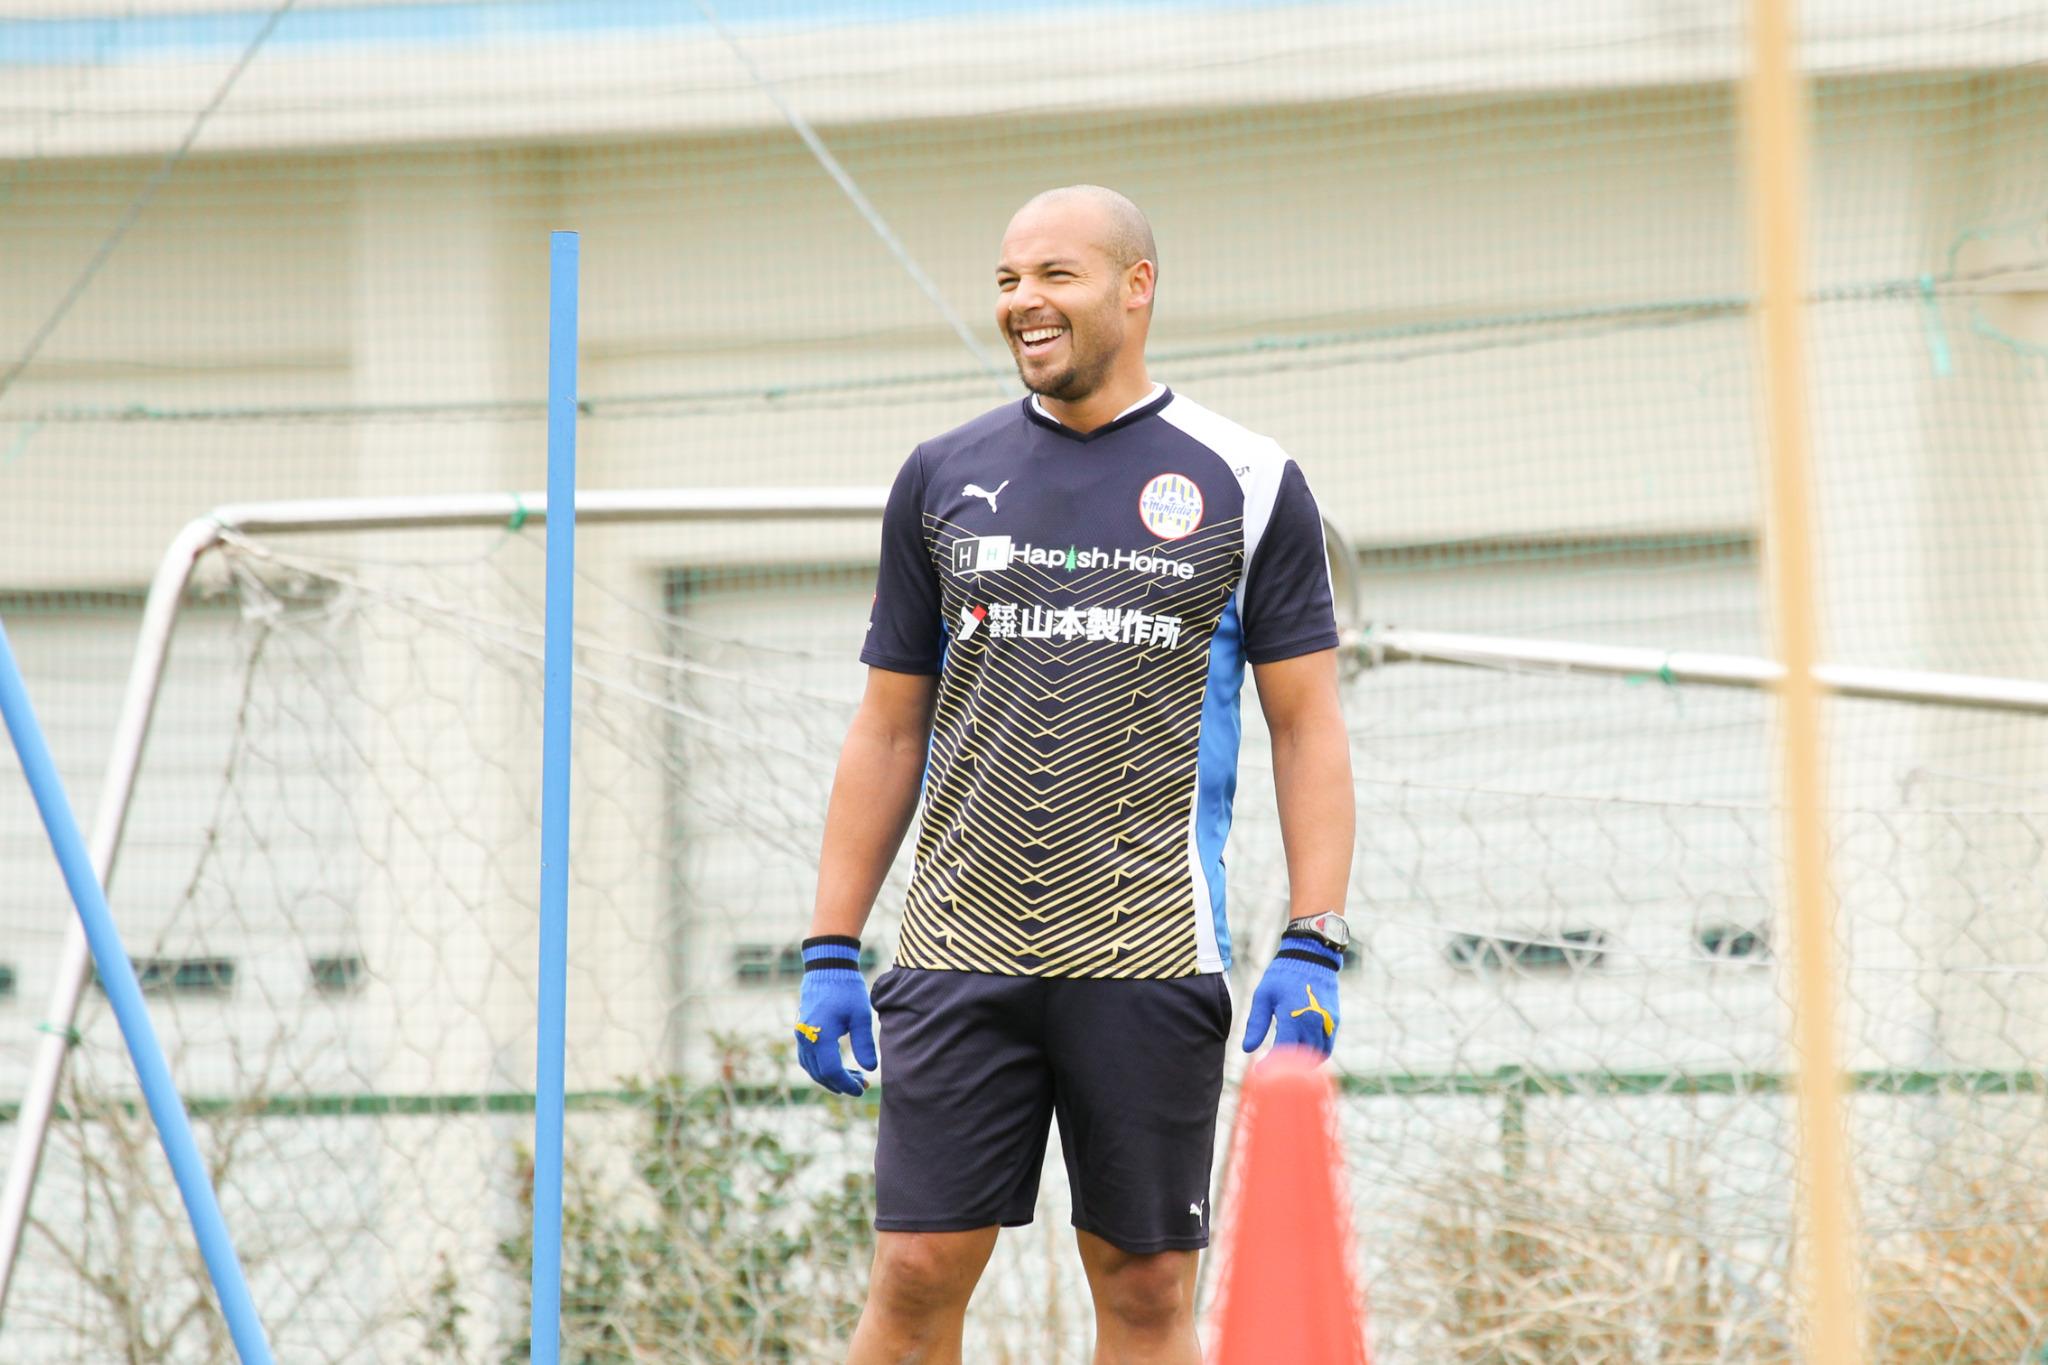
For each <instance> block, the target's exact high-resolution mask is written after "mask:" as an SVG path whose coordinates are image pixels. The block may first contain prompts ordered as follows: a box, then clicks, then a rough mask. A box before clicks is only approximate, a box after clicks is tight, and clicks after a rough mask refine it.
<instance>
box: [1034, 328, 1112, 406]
mask: <svg viewBox="0 0 2048 1365" xmlns="http://www.w3.org/2000/svg"><path fill="white" fill-rule="evenodd" d="M1067 336H1068V337H1069V338H1071V337H1072V336H1073V332H1072V331H1071V330H1069V331H1068V333H1067ZM1072 344H1073V343H1072V341H1071V340H1069V342H1068V345H1072ZM1115 361H1116V352H1115V351H1113V350H1112V351H1105V352H1104V353H1102V354H1101V355H1098V356H1095V357H1093V359H1092V363H1089V364H1087V365H1080V364H1074V365H1069V366H1068V367H1067V368H1066V369H1064V370H1061V371H1059V372H1058V373H1057V374H1053V375H1049V376H1047V377H1046V378H1044V379H1040V380H1038V381H1037V382H1035V383H1034V382H1033V381H1032V379H1031V377H1030V376H1029V375H1028V374H1026V373H1025V371H1024V357H1022V356H1018V357H1017V377H1018V378H1019V379H1021V380H1023V381H1024V387H1025V388H1027V389H1029V390H1031V392H1033V393H1035V394H1037V395H1038V396H1039V397H1041V398H1054V399H1057V400H1059V401H1060V402H1062V403H1078V402H1080V401H1081V400H1082V399H1084V398H1086V397H1088V395H1090V394H1092V393H1094V392H1095V391H1096V390H1097V389H1099V388H1101V387H1102V380H1103V377H1104V376H1106V375H1107V374H1108V373H1109V367H1110V366H1111V365H1112V364H1114V363H1115Z"/></svg>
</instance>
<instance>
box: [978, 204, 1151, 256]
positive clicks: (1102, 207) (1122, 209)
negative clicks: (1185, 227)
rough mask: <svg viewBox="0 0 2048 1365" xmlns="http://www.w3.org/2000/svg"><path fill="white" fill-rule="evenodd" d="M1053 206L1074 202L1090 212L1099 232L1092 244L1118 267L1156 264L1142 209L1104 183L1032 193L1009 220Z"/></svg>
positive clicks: (1149, 224) (1149, 225)
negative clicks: (1141, 263) (1092, 213)
mask: <svg viewBox="0 0 2048 1365" xmlns="http://www.w3.org/2000/svg"><path fill="white" fill-rule="evenodd" d="M1054 205H1059V206H1061V207H1066V206H1070V205H1078V206H1083V207H1086V208H1088V209H1091V210H1092V211H1093V212H1094V215H1095V217H1096V219H1097V220H1098V222H1099V225H1100V231H1101V235H1100V236H1099V237H1098V238H1097V240H1096V243H1095V244H1096V245H1097V246H1099V247H1101V248H1102V251H1103V253H1104V254H1105V255H1107V256H1108V257H1109V259H1110V263H1111V264H1112V265H1114V266H1115V267H1116V268H1117V269H1118V270H1128V269H1130V267H1132V266H1134V265H1136V264H1137V263H1138V262H1139V261H1150V262H1152V264H1153V265H1154V266H1157V265H1158V264H1159V246H1158V244H1157V243H1156V242H1154V241H1153V240H1152V224H1151V223H1150V222H1148V221H1147V220H1146V218H1145V212H1144V210H1143V209H1140V208H1139V207H1138V206H1137V205H1136V204H1133V203H1132V202H1131V201H1130V200H1129V199H1127V198H1125V197H1124V196H1123V195H1121V194H1118V193H1117V192H1116V191H1115V190H1113V189H1110V188H1108V187H1107V186H1104V185H1062V186H1060V187H1059V188H1058V189H1053V190H1046V191H1044V192H1042V193H1039V194H1035V195H1033V196H1032V197H1031V199H1030V201H1029V202H1027V203H1026V204H1025V205H1024V207H1023V208H1021V209H1018V210H1017V213H1016V215H1015V217H1013V218H1012V219H1011V221H1012V222H1015V221H1016V219H1017V218H1022V217H1023V216H1024V215H1025V214H1027V213H1029V212H1031V211H1032V210H1033V209H1037V208H1049V207H1052V206H1054Z"/></svg>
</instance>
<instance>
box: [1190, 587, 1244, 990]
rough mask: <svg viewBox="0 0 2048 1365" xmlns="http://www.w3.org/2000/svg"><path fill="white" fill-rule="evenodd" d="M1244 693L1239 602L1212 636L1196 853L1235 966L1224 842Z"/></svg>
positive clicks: (1222, 947)
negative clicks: (1225, 891) (1240, 699)
mask: <svg viewBox="0 0 2048 1365" xmlns="http://www.w3.org/2000/svg"><path fill="white" fill-rule="evenodd" d="M1243 690H1244V627H1243V626H1242V624H1241V623H1240V622H1239V621H1238V619H1237V599H1236V598H1235V597H1233V598H1232V599H1231V601H1230V605H1229V606H1227V607H1225V608H1224V609H1223V618H1222V619H1221V620H1220V621H1218V622H1217V623H1216V633H1215V634H1214V635H1212V636H1210V637H1209V685H1208V687H1207V688H1206V689H1205V690H1204V692H1203V693H1202V740H1201V746H1200V748H1199V750H1198V751H1197V756H1196V760H1195V766H1196V774H1197V776H1196V779H1195V784H1196V785H1195V851H1196V852H1197V853H1198V854H1199V855H1200V856H1201V859H1202V876H1203V877H1204V878H1205V879H1207V881H1208V883H1209V913H1210V914H1211V915H1213V916H1215V920H1216V949H1217V951H1218V952H1220V953H1222V954H1223V965H1224V967H1225V968H1226V969H1227V968H1228V967H1229V966H1230V922H1229V919H1228V917H1227V916H1226V914H1225V913H1224V896H1223V841H1224V839H1225V838H1227V837H1228V836H1229V834H1230V804H1231V798H1233V797H1234V796H1236V795H1237V750H1238V741H1239V739H1240V737H1241V736H1242V734H1243V731H1244V722H1243V719H1242V717H1241V716H1240V715H1239V714H1238V697H1239V694H1240V693H1241V692H1242V691H1243Z"/></svg>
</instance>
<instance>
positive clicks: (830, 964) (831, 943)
mask: <svg viewBox="0 0 2048 1365" xmlns="http://www.w3.org/2000/svg"><path fill="white" fill-rule="evenodd" d="M804 970H805V971H807V972H825V971H854V972H857V971H859V970H860V940H859V939H857V938H853V937H850V936H849V935H846V934H820V935H818V936H817V937H816V938H807V939H805V940H804Z"/></svg>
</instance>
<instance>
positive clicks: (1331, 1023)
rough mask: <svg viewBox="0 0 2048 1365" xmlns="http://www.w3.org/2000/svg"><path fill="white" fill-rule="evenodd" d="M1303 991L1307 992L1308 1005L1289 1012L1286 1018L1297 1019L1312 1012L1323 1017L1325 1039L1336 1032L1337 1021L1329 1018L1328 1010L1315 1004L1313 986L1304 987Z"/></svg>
mask: <svg viewBox="0 0 2048 1365" xmlns="http://www.w3.org/2000/svg"><path fill="white" fill-rule="evenodd" d="M1304 989H1305V990H1307V991H1308V1003H1307V1004H1306V1005H1303V1006H1302V1007H1301V1008H1300V1009H1298V1010H1289V1011H1288V1012H1287V1017H1288V1018H1289V1019H1299V1018H1301V1016H1302V1015H1304V1014H1307V1013H1309V1012H1310V1011H1311V1010H1313V1011H1314V1012H1315V1013H1317V1014H1320V1015H1322V1016H1323V1036H1324V1037H1325V1038H1327V1037H1329V1036H1330V1035H1331V1034H1333V1033H1335V1032H1336V1031H1337V1021H1336V1020H1334V1019H1332V1018H1331V1017H1330V1012H1329V1011H1328V1010H1326V1009H1324V1008H1323V1007H1322V1006H1321V1005H1319V1004H1317V1003H1316V988H1315V987H1314V986H1308V987H1304Z"/></svg>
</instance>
